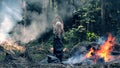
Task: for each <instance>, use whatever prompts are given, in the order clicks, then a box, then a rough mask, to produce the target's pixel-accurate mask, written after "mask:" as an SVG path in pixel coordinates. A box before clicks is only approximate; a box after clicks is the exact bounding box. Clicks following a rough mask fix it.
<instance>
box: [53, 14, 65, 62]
mask: <svg viewBox="0 0 120 68" xmlns="http://www.w3.org/2000/svg"><path fill="white" fill-rule="evenodd" d="M53 34H54V39H53V53H54V55H55V56H56V57H57V58H58V59H59V60H60V62H62V57H63V42H62V38H63V35H64V26H63V21H62V20H61V18H60V17H58V16H57V17H56V18H55V21H54V24H53Z"/></svg>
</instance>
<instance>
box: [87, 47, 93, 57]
mask: <svg viewBox="0 0 120 68" xmlns="http://www.w3.org/2000/svg"><path fill="white" fill-rule="evenodd" d="M93 52H94V50H93V48H90V51H89V52H88V53H87V54H86V57H87V58H90V57H91V56H92V55H91V53H93Z"/></svg>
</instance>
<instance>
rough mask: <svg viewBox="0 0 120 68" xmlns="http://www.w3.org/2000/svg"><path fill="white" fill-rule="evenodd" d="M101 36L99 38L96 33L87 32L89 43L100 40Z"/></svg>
mask: <svg viewBox="0 0 120 68" xmlns="http://www.w3.org/2000/svg"><path fill="white" fill-rule="evenodd" d="M98 38H99V36H97V35H96V34H95V33H93V32H87V40H88V41H96V39H98Z"/></svg>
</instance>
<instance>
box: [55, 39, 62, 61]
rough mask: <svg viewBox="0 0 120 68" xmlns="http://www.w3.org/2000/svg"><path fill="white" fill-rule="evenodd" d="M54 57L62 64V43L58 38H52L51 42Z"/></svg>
mask: <svg viewBox="0 0 120 68" xmlns="http://www.w3.org/2000/svg"><path fill="white" fill-rule="evenodd" d="M53 48H54V51H53V53H54V55H55V56H56V57H57V58H58V59H59V60H60V61H61V62H62V58H63V43H62V39H60V38H59V37H54V40H53Z"/></svg>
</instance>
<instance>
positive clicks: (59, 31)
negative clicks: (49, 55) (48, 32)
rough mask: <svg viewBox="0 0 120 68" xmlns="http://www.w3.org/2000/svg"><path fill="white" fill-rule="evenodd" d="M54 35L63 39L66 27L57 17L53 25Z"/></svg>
mask: <svg viewBox="0 0 120 68" xmlns="http://www.w3.org/2000/svg"><path fill="white" fill-rule="evenodd" d="M53 33H54V34H55V36H58V37H61V36H62V35H63V33H64V25H63V21H62V19H61V18H60V17H59V16H57V17H56V18H55V21H54V23H53Z"/></svg>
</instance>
